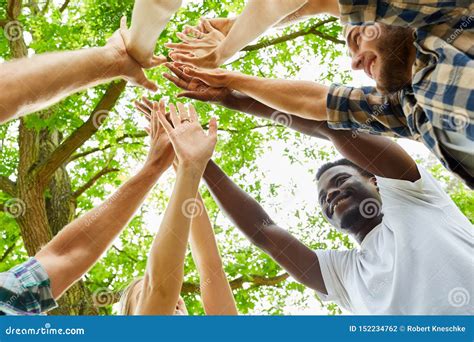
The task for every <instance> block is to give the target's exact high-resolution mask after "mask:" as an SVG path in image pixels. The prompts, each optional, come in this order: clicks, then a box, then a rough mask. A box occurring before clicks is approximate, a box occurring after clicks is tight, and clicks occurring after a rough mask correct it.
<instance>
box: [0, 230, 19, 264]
mask: <svg viewBox="0 0 474 342" xmlns="http://www.w3.org/2000/svg"><path fill="white" fill-rule="evenodd" d="M18 239H19V236H16V237H15V240H14V241H13V243H12V244H11V245H10V246H8V248H7V250H6V251H5V252H4V253H3V255H2V256H1V257H0V262H3V261H5V259H6V258H7V257H8V255H9V254H10V253H11V252H12V251H13V249H14V248H15V246H16V243H17V241H18Z"/></svg>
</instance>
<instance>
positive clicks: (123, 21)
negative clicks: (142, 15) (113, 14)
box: [120, 16, 128, 30]
mask: <svg viewBox="0 0 474 342" xmlns="http://www.w3.org/2000/svg"><path fill="white" fill-rule="evenodd" d="M127 29H128V27H127V17H126V16H123V17H122V18H120V30H127Z"/></svg>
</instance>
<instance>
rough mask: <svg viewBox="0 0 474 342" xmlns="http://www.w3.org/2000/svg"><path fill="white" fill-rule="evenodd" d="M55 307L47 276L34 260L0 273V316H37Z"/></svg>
mask: <svg viewBox="0 0 474 342" xmlns="http://www.w3.org/2000/svg"><path fill="white" fill-rule="evenodd" d="M56 306H57V304H56V301H55V300H54V298H53V294H52V293H51V286H50V280H49V277H48V274H47V273H46V271H45V270H44V268H43V267H42V266H41V264H40V263H39V262H38V261H37V260H36V259H34V258H31V259H29V260H28V261H26V262H24V263H23V264H21V265H18V266H15V267H13V268H12V269H11V270H9V271H8V272H4V273H0V314H2V315H5V314H6V315H38V314H40V313H42V312H46V311H48V310H51V309H54V308H55V307H56Z"/></svg>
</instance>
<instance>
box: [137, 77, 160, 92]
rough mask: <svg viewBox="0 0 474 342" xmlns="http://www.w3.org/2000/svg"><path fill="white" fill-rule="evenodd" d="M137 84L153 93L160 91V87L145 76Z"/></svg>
mask: <svg viewBox="0 0 474 342" xmlns="http://www.w3.org/2000/svg"><path fill="white" fill-rule="evenodd" d="M137 83H138V84H139V85H141V86H142V87H143V88H145V89H148V90H150V91H153V92H156V91H158V86H157V85H156V83H155V82H152V81H150V80H149V79H147V78H146V77H145V76H143V78H141V79H140V80H138V81H137Z"/></svg>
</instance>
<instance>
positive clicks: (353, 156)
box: [144, 63, 420, 181]
mask: <svg viewBox="0 0 474 342" xmlns="http://www.w3.org/2000/svg"><path fill="white" fill-rule="evenodd" d="M166 66H167V67H168V68H169V69H170V70H171V71H172V72H173V73H174V75H171V74H165V75H164V76H165V77H166V78H167V79H168V80H170V81H171V82H173V83H174V84H175V85H176V86H178V87H180V88H181V89H183V90H184V92H182V93H181V94H179V95H178V96H186V97H189V98H192V99H196V100H200V101H206V102H214V103H217V104H220V105H222V106H224V107H227V108H229V109H233V110H237V111H240V112H243V113H247V114H251V115H254V116H257V117H260V118H265V119H270V120H273V121H275V122H277V123H279V124H283V125H286V126H288V127H289V128H291V129H294V130H296V131H298V132H301V133H303V134H306V135H309V136H312V137H316V138H320V139H324V140H330V141H331V142H332V143H333V144H334V145H335V147H336V148H337V149H338V151H339V153H341V154H342V155H343V156H344V157H346V158H347V159H349V160H351V161H352V162H353V163H355V164H357V165H359V166H360V167H362V168H363V169H366V170H367V171H369V172H371V173H373V174H375V175H377V176H381V177H386V178H394V179H405V180H410V181H414V180H417V179H419V177H420V176H419V173H418V169H417V167H416V163H415V161H414V160H413V159H412V158H411V157H410V156H409V155H408V154H407V153H406V152H405V150H404V149H402V148H401V147H400V146H399V145H398V144H397V143H395V142H393V141H392V140H390V139H388V138H384V137H381V136H375V135H371V134H366V133H358V132H353V131H346V130H333V129H330V128H329V127H328V125H327V122H326V121H314V120H308V119H303V118H301V117H298V116H295V115H291V114H287V113H284V112H279V111H276V110H275V109H274V108H272V107H269V106H267V105H265V104H263V103H261V102H259V101H257V100H255V99H254V98H252V97H250V96H248V95H245V94H242V93H239V92H237V91H232V90H230V89H228V88H225V87H221V88H217V87H210V86H207V85H206V84H205V83H203V82H202V81H200V80H198V79H196V78H193V77H190V76H188V75H186V74H184V73H183V71H182V70H181V69H180V68H178V67H177V66H175V65H173V64H170V63H167V64H166ZM144 107H146V105H145V106H144ZM394 160H396V161H397V162H396V163H394V162H393V161H394Z"/></svg>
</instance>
